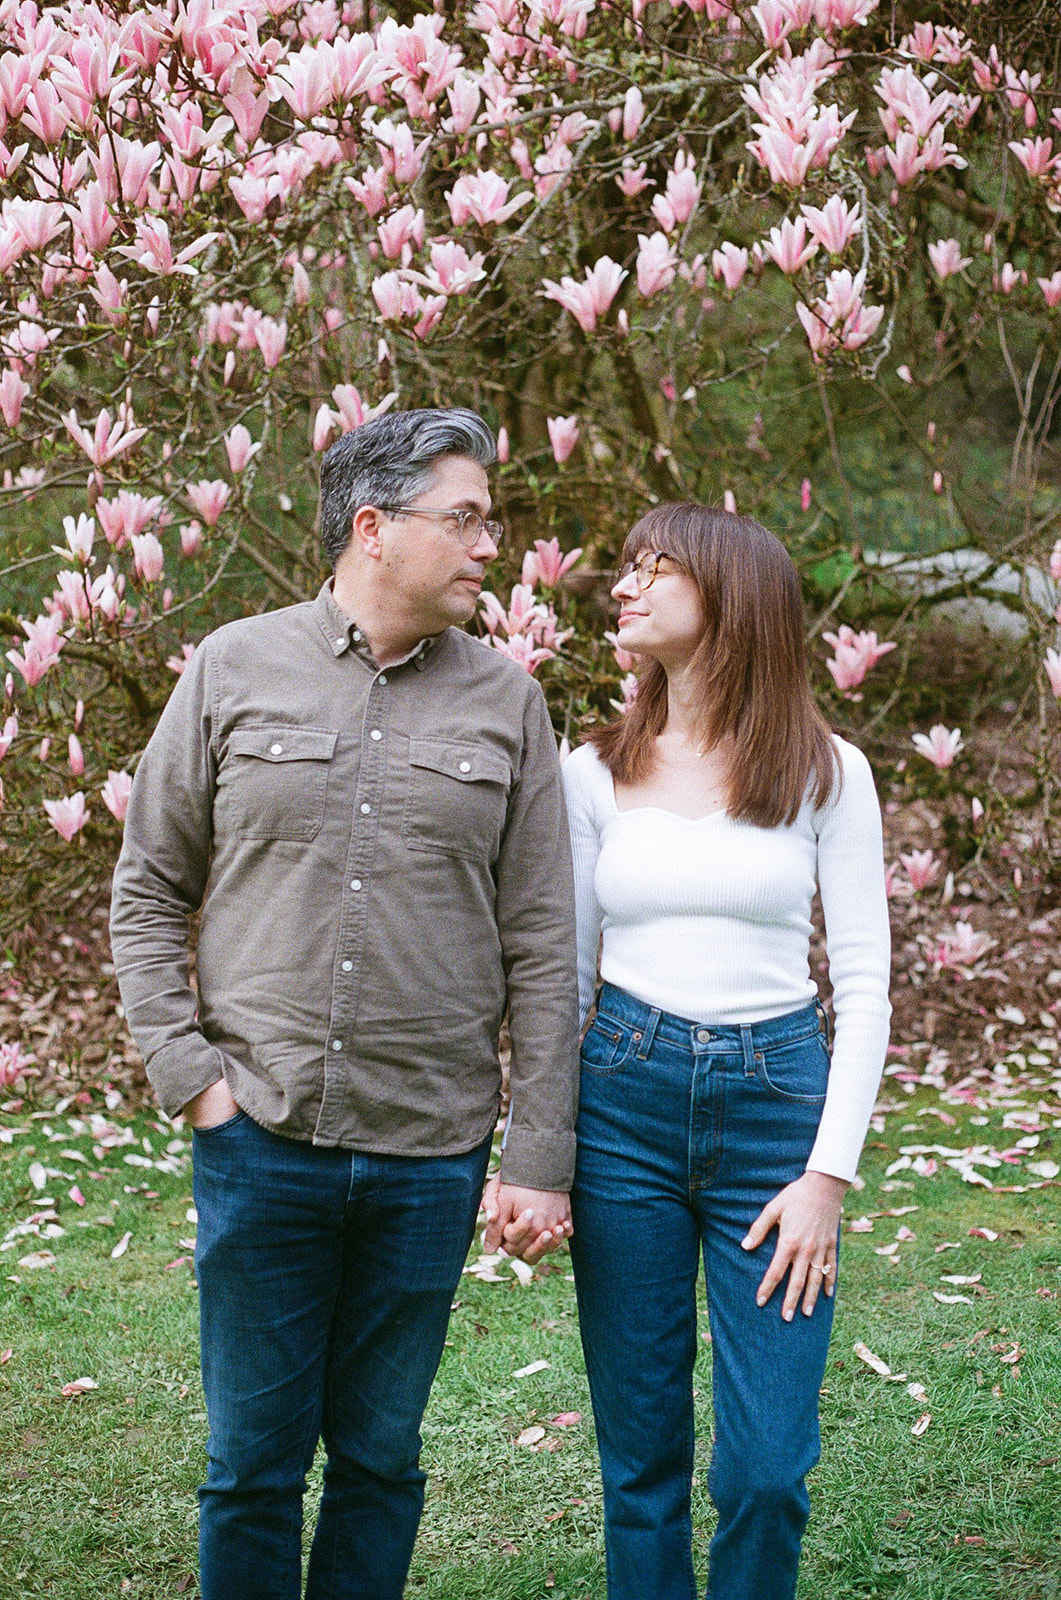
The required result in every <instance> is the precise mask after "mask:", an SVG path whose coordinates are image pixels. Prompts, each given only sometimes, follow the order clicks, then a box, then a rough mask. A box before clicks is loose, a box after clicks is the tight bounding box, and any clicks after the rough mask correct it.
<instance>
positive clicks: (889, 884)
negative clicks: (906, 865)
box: [884, 861, 899, 900]
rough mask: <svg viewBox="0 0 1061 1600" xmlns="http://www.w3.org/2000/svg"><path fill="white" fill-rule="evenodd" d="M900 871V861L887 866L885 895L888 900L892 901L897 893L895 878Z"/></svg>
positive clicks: (885, 870) (885, 871)
mask: <svg viewBox="0 0 1061 1600" xmlns="http://www.w3.org/2000/svg"><path fill="white" fill-rule="evenodd" d="M898 871H899V863H898V861H893V862H892V863H891V865H890V866H887V867H885V869H884V894H885V898H886V899H888V900H890V899H891V898H892V896H893V895H894V893H895V878H896V874H897V873H898Z"/></svg>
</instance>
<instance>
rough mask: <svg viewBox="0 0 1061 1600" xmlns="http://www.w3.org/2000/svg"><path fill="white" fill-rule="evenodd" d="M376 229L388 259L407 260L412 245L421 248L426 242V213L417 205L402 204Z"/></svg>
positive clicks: (381, 246)
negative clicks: (417, 207) (418, 208)
mask: <svg viewBox="0 0 1061 1600" xmlns="http://www.w3.org/2000/svg"><path fill="white" fill-rule="evenodd" d="M376 231H377V233H378V234H379V244H380V249H381V250H382V251H383V254H384V255H385V256H386V257H387V260H388V261H398V260H403V261H406V262H407V260H408V257H409V255H410V254H411V251H412V247H413V246H415V247H416V248H417V249H419V248H420V246H421V245H422V244H423V242H424V213H423V211H419V210H417V209H416V207H415V206H400V207H399V208H398V210H397V211H392V212H391V214H390V216H388V217H384V219H383V221H382V222H380V223H379V224H378V226H377V229H376Z"/></svg>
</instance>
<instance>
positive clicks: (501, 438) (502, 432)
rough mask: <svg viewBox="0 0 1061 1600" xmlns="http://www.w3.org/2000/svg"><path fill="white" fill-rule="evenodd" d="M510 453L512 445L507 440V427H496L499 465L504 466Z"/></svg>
mask: <svg viewBox="0 0 1061 1600" xmlns="http://www.w3.org/2000/svg"><path fill="white" fill-rule="evenodd" d="M511 454H512V446H511V444H510V442H509V437H508V429H507V428H505V427H501V428H498V430H497V460H498V464H499V466H502V467H503V466H505V465H506V463H507V462H508V460H509V457H510V456H511Z"/></svg>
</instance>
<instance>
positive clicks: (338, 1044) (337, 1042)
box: [332, 1039, 343, 1050]
mask: <svg viewBox="0 0 1061 1600" xmlns="http://www.w3.org/2000/svg"><path fill="white" fill-rule="evenodd" d="M342 1048H343V1041H342V1040H341V1039H333V1040H332V1049H333V1050H341V1049H342Z"/></svg>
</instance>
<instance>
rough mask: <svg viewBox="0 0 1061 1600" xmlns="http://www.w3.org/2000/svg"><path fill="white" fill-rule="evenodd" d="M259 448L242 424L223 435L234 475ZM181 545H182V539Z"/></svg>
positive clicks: (248, 430) (259, 444)
mask: <svg viewBox="0 0 1061 1600" xmlns="http://www.w3.org/2000/svg"><path fill="white" fill-rule="evenodd" d="M261 447H262V442H261V440H260V439H259V440H258V441H257V443H255V442H254V441H253V440H252V439H251V436H250V429H249V428H245V427H244V425H243V423H242V422H237V423H236V425H235V427H233V428H230V429H229V431H228V433H226V434H225V454H226V455H227V456H228V464H229V467H230V469H231V471H232V472H233V473H236V474H238V473H240V472H242V471H243V470H244V468H245V467H246V465H247V463H248V462H249V461H251V460H252V459H253V458H254V457H255V456H256V455H257V454H258V451H259V450H260V449H261ZM181 543H182V545H183V538H182V541H181ZM185 554H186V555H187V554H188V552H187V551H185Z"/></svg>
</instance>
